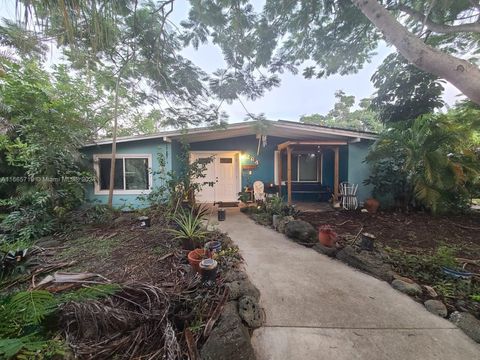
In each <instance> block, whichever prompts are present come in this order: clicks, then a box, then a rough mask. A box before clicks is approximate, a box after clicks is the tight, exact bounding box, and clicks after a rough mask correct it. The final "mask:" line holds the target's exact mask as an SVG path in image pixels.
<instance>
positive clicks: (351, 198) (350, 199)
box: [340, 182, 358, 210]
mask: <svg viewBox="0 0 480 360" xmlns="http://www.w3.org/2000/svg"><path fill="white" fill-rule="evenodd" d="M357 189H358V184H350V183H347V182H342V183H341V184H340V195H341V197H342V207H343V208H344V209H345V210H356V209H357V208H358V200H357Z"/></svg>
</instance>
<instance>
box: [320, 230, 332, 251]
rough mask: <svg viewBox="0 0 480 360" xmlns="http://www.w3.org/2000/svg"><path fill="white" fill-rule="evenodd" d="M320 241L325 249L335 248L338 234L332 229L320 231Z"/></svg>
mask: <svg viewBox="0 0 480 360" xmlns="http://www.w3.org/2000/svg"><path fill="white" fill-rule="evenodd" d="M318 241H319V242H320V244H322V245H323V246H325V247H330V248H333V247H335V243H336V242H337V233H336V232H335V231H333V230H331V229H322V228H320V229H319V231H318Z"/></svg>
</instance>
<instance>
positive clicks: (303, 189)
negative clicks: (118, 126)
mask: <svg viewBox="0 0 480 360" xmlns="http://www.w3.org/2000/svg"><path fill="white" fill-rule="evenodd" d="M254 124H255V122H243V123H235V124H229V125H227V126H226V127H225V128H196V129H191V130H189V131H188V132H185V131H165V132H161V133H157V134H151V135H140V136H126V137H119V138H118V139H117V157H116V166H115V167H116V174H115V190H114V200H113V202H114V206H123V205H130V206H133V207H142V206H146V204H143V203H142V202H141V201H140V200H139V199H138V196H139V195H141V194H146V193H148V192H149V191H151V189H152V188H154V187H155V186H156V185H158V182H159V181H160V180H159V179H157V178H156V177H155V176H154V174H152V171H153V172H155V171H158V170H159V169H160V163H159V154H161V155H163V158H164V159H165V160H164V163H162V165H163V166H164V170H166V171H178V170H179V166H180V163H179V161H178V157H179V155H180V154H181V152H182V151H184V150H183V149H184V147H183V146H182V143H183V142H186V143H188V144H189V151H190V155H189V156H190V159H191V161H193V160H202V159H207V158H209V157H210V156H213V158H214V160H213V161H212V162H210V163H209V164H208V165H207V170H206V178H205V179H202V181H211V182H214V183H215V185H214V186H213V187H211V186H204V187H203V188H202V190H201V191H200V193H199V194H198V195H197V197H196V200H197V201H198V202H211V203H213V202H232V201H237V199H238V193H239V192H241V191H242V190H243V189H245V187H247V186H252V184H253V182H254V181H256V180H261V181H263V182H264V184H265V187H266V189H267V190H268V191H272V192H278V191H280V193H281V194H282V196H283V197H284V198H285V200H287V201H289V202H295V201H328V200H329V199H330V197H331V195H332V194H333V195H334V196H337V197H338V195H339V191H340V190H339V184H340V183H341V182H350V183H355V184H358V192H357V195H358V200H359V201H360V202H362V201H363V200H365V199H366V198H367V197H369V196H370V191H371V189H370V187H368V186H365V185H364V184H363V181H364V180H365V179H366V178H368V176H369V168H368V165H367V164H366V163H365V162H364V159H365V156H366V155H367V153H368V150H369V147H370V145H371V144H372V143H373V141H374V140H375V139H376V135H375V134H374V133H370V132H362V131H354V130H346V129H339V128H330V127H323V126H317V125H311V124H304V123H298V122H292V121H283V120H279V121H268V122H267V124H268V126H267V129H266V131H264V133H265V135H259V134H256V130H255V126H254ZM111 144H112V140H111V139H106V140H100V141H98V142H96V143H93V144H88V145H86V146H85V147H84V148H83V150H82V151H83V152H84V154H86V156H87V157H88V159H89V160H90V161H91V163H92V165H93V167H94V169H95V172H96V174H97V181H96V183H95V184H91V185H89V186H88V187H87V198H88V199H89V200H97V201H100V202H101V203H106V202H107V199H108V185H109V178H110V159H111Z"/></svg>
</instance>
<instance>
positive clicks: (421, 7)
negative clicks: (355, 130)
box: [182, 0, 480, 100]
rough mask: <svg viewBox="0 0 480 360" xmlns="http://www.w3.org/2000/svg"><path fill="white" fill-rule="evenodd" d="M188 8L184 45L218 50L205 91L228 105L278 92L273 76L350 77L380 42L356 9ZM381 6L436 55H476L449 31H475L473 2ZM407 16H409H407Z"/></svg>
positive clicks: (209, 0) (474, 44)
mask: <svg viewBox="0 0 480 360" xmlns="http://www.w3.org/2000/svg"><path fill="white" fill-rule="evenodd" d="M190 3H191V9H190V13H189V19H188V21H185V22H183V23H182V25H183V27H184V28H185V29H186V30H187V33H186V34H185V35H184V38H185V41H186V43H187V44H192V45H193V46H194V47H197V46H198V45H199V44H203V43H206V42H208V41H209V40H211V42H212V43H214V44H218V45H219V46H220V47H221V48H222V52H223V54H224V58H225V62H226V69H225V70H223V69H222V70H218V71H217V72H216V73H214V76H213V79H214V80H213V82H214V84H215V85H216V86H215V87H212V90H213V91H214V93H215V94H217V95H218V96H220V97H222V98H224V99H227V100H232V99H235V98H237V97H238V96H241V95H242V96H251V97H252V98H255V97H257V96H259V95H261V94H262V90H264V89H270V88H271V87H272V86H277V85H278V78H275V77H274V76H275V75H276V74H278V73H282V72H283V71H286V70H288V71H291V72H293V73H296V72H298V71H302V72H303V75H304V76H305V77H306V78H322V77H325V76H330V75H332V74H340V75H346V74H352V73H355V72H357V71H358V70H359V69H361V68H362V67H363V66H364V64H366V63H368V62H369V61H370V59H371V58H372V56H373V55H374V54H375V49H377V47H378V45H379V43H380V42H381V41H382V40H383V39H385V36H384V34H382V31H379V29H377V28H376V27H375V26H374V25H373V24H372V22H370V20H368V18H367V17H366V16H364V14H363V13H362V12H361V10H360V9H359V7H357V6H356V5H359V4H360V2H357V4H355V2H353V1H343V0H322V1H318V0H305V1H301V2H298V1H283V0H267V1H265V3H264V4H263V5H261V6H257V5H258V4H255V5H252V2H251V1H241V2H236V3H234V4H232V3H231V2H229V1H220V2H219V1H215V0H191V1H190ZM377 3H378V2H377V1H375V4H377ZM380 4H381V5H382V6H384V7H385V8H387V10H388V11H389V12H390V14H391V15H393V16H394V17H396V18H397V20H399V22H400V24H402V25H404V26H405V27H406V28H407V30H409V31H410V33H411V34H412V36H419V37H421V38H422V39H423V40H424V41H425V42H426V43H427V44H428V45H430V46H432V47H434V48H436V49H437V50H438V51H439V52H442V51H443V52H446V53H449V54H452V55H455V56H457V57H458V58H464V57H468V56H470V57H472V55H473V56H476V55H478V54H477V53H478V52H476V51H472V50H471V49H478V48H479V44H480V40H479V37H478V33H477V32H475V31H462V30H458V31H457V28H456V27H454V26H452V25H458V24H461V23H472V24H474V22H475V21H476V19H477V18H478V4H476V3H475V2H474V1H463V0H462V1H454V0H447V1H429V2H427V1H420V0H407V1H402V2H401V4H400V2H399V1H383V2H380ZM363 6H365V7H367V6H369V3H368V2H365V3H364V4H363ZM409 10H413V15H412V12H411V11H409ZM425 15H427V16H428V19H429V20H431V21H432V22H433V23H434V24H437V25H440V26H438V27H430V26H429V24H430V23H428V22H427V23H426V22H425V21H424V20H423V19H424V17H425ZM380 16H381V15H380V14H378V17H380ZM443 25H447V26H452V27H449V28H448V29H449V31H447V32H442V31H438V30H437V29H438V28H443ZM383 32H385V30H384V31H383ZM397 35H398V34H397ZM387 39H388V36H387ZM405 43H408V39H405ZM422 61H423V62H429V63H430V65H432V66H434V65H435V63H436V61H435V60H431V59H426V58H425V57H423V58H422ZM473 64H475V61H474V60H473V59H472V66H475V65H473ZM257 70H259V71H258V73H259V74H257V73H256V71H257ZM225 78H227V81H226V82H224V79H225ZM391 85H392V86H393V87H395V86H397V85H396V84H394V83H392V84H391Z"/></svg>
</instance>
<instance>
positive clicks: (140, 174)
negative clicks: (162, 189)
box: [93, 154, 152, 194]
mask: <svg viewBox="0 0 480 360" xmlns="http://www.w3.org/2000/svg"><path fill="white" fill-rule="evenodd" d="M93 160H94V164H95V171H96V173H97V182H96V184H95V193H96V194H108V189H109V186H110V171H111V165H112V156H111V154H100V155H94V157H93ZM151 166H152V156H151V155H137V154H117V155H116V157H115V175H114V181H113V190H114V194H143V193H145V192H148V191H149V190H150V189H151V186H152V174H151Z"/></svg>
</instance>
